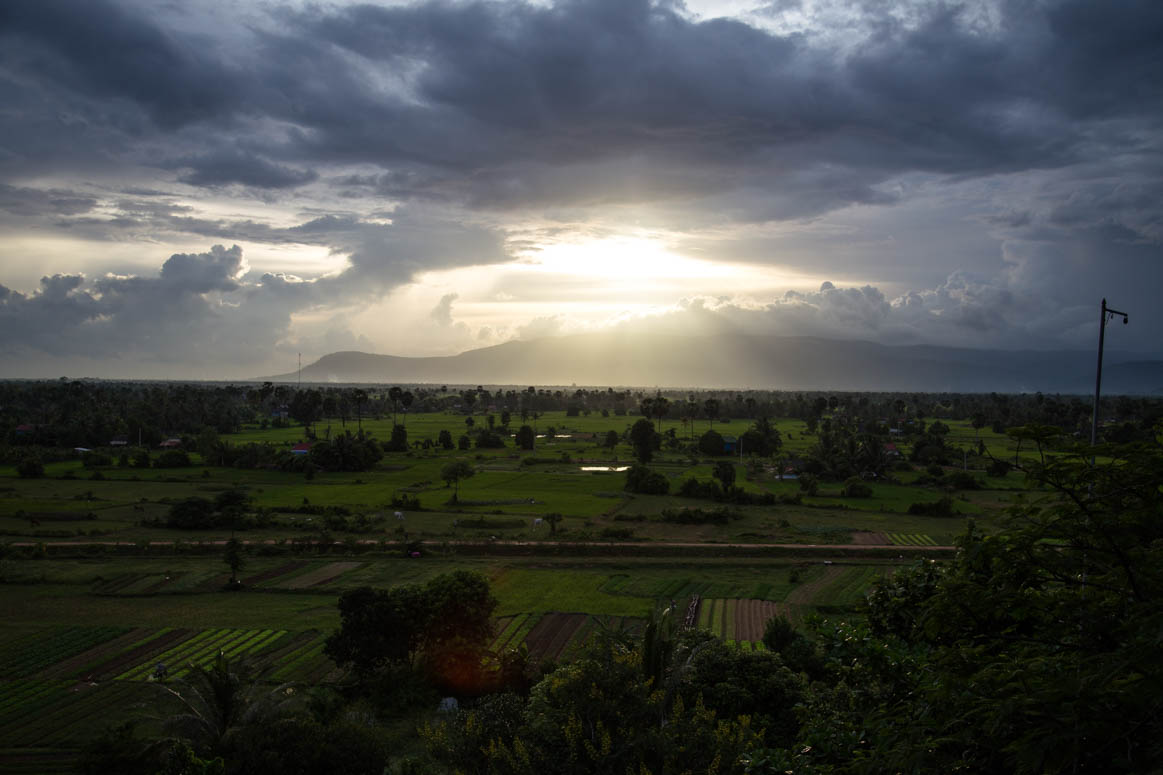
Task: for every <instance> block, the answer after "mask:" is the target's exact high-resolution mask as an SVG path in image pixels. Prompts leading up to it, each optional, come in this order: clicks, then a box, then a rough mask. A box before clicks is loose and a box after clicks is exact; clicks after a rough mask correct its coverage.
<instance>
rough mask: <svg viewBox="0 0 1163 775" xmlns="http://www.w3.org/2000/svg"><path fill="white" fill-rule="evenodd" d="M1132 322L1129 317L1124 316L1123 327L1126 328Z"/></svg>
mask: <svg viewBox="0 0 1163 775" xmlns="http://www.w3.org/2000/svg"><path fill="white" fill-rule="evenodd" d="M1129 321H1130V316H1129V315H1123V325H1124V326H1125V325H1126V324H1127V323H1128V322H1129Z"/></svg>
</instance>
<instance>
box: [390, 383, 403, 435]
mask: <svg viewBox="0 0 1163 775" xmlns="http://www.w3.org/2000/svg"><path fill="white" fill-rule="evenodd" d="M403 395H404V391H403V390H401V389H400V388H398V387H395V386H392V387H390V388H388V400H389V401H391V402H392V425H396V424H397V422H396V412H397V410H398V409H399V406H400V398H401V397H402V396H403Z"/></svg>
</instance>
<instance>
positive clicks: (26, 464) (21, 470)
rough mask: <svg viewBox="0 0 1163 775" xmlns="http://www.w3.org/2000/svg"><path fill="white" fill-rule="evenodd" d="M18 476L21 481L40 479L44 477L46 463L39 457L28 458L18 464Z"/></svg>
mask: <svg viewBox="0 0 1163 775" xmlns="http://www.w3.org/2000/svg"><path fill="white" fill-rule="evenodd" d="M16 475H17V476H19V477H20V478H21V479H39V478H40V477H42V476H44V463H42V462H40V458H38V457H26V458H24V459H23V460H21V461H20V462H19V463H17V464H16Z"/></svg>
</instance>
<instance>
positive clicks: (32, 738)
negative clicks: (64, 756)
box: [0, 683, 145, 747]
mask: <svg viewBox="0 0 1163 775" xmlns="http://www.w3.org/2000/svg"><path fill="white" fill-rule="evenodd" d="M143 689H145V687H143V686H141V685H140V684H128V683H120V684H119V683H106V684H101V685H99V686H98V685H87V684H81V685H79V686H72V687H69V686H68V684H57V685H56V690H55V691H51V692H47V693H44V694H41V695H39V696H38V697H37V698H36V699H35V700H32V701H25V702H24V703H23V704H22V705H21V706H20V707H19V710H20V712H19V713H18V714H14V715H12V716H9V717H6V718H5V719H4V723H3V725H0V730H2V731H0V746H4V747H11V746H46V745H51V746H63V745H68V744H74V745H75V744H79V743H82V742H84V741H86V740H87V739H88V738H89V737H90V736H91V735H92V734H93V733H94V732H96V731H97V730H98V729H99V728H100V727H101V726H103V725H105V724H107V723H108V722H109V721H110V716H111V714H113V715H116V714H117V713H118V712H119V711H128V710H129V709H130V707H131V706H132V704H133V700H135V699H138V698H144V695H143V694H142V690H143Z"/></svg>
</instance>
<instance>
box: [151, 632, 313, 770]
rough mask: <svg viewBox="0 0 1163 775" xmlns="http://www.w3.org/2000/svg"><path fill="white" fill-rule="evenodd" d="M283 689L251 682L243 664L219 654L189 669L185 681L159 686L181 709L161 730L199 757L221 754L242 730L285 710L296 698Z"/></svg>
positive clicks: (283, 686)
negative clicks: (181, 742)
mask: <svg viewBox="0 0 1163 775" xmlns="http://www.w3.org/2000/svg"><path fill="white" fill-rule="evenodd" d="M287 688H288V687H287V686H286V685H282V686H278V687H274V688H271V687H266V686H263V685H261V684H258V683H256V682H254V680H253V677H252V675H251V672H250V669H249V668H248V667H247V666H246V665H245V664H241V663H236V662H233V661H232V660H231V659H230V658H229V657H227V656H226V654H225V653H223V652H221V651H219V652H218V656H217V658H215V660H214V662H213V663H212V664H211V665H210V666H209V667H204V666H202V665H191V667H190V670H189V672H188V673H187V674H186V677H185V678H183V679H181V680H179V681H176V682H175V683H174V684H173V685H163V686H162V691H164V692H165V693H166V694H167V695H168V696H169V697H170V698H171V699H173V700H174V701H176V702H177V704H178V707H179V708H180V709H181V710H180V712H179V713H177V714H175V715H173V716H171V717H169V718H168V719H166V720H165V727H166V728H167V729H168V730H169V731H171V732H172V733H175V734H177V735H178V736H179V737H181V738H182V739H184V740H188V741H189V742H190V743H191V744H192V745H193V747H194V750H195V751H196V752H197V753H199V754H202V755H204V756H207V755H208V756H222V755H224V754H227V753H228V751H229V748H230V745H231V744H232V742H233V738H234V737H235V736H236V735H237V734H238V733H239V732H240V731H241V730H243V729H245V728H247V727H248V726H251V725H262V724H264V723H269V722H270V720H271V719H273V718H276V717H277V716H279V715H280V714H281V713H283V712H285V711H286V710H287V709H288V707H289V706H290V705H291V704H292V703H293V702H294V701H295V699H296V697H295V695H294V694H293V693H288V692H287V691H286V689H287Z"/></svg>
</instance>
